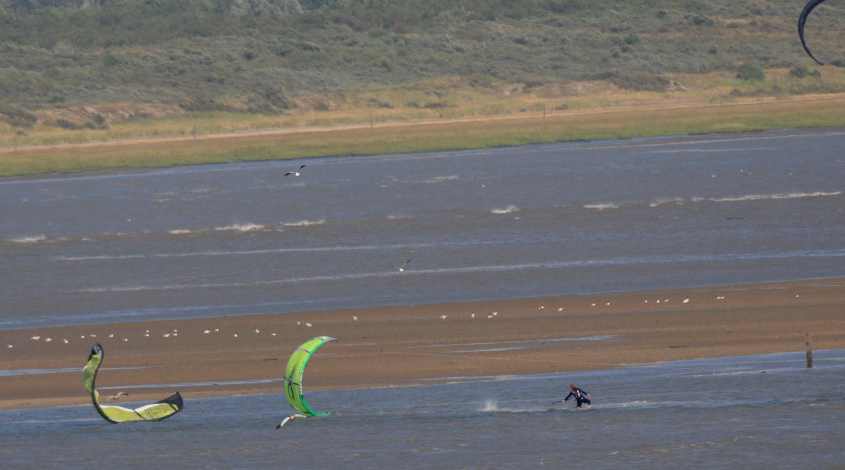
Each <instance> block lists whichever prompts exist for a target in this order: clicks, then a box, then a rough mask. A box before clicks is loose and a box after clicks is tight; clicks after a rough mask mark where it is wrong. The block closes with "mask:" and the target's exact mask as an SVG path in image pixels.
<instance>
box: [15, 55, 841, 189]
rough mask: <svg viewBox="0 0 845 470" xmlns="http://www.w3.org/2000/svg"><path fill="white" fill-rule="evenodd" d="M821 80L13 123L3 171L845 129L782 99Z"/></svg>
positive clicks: (553, 88) (598, 86)
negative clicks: (107, 122)
mask: <svg viewBox="0 0 845 470" xmlns="http://www.w3.org/2000/svg"><path fill="white" fill-rule="evenodd" d="M823 76H824V80H823V81H822V80H818V79H816V78H805V79H796V78H794V77H790V76H789V73H788V71H787V70H774V71H769V78H768V79H767V80H766V81H764V82H758V83H747V82H741V81H738V80H736V79H735V78H734V77H733V76H730V75H727V74H720V73H713V74H707V75H682V76H681V75H679V76H673V77H672V79H673V81H674V82H675V83H676V84H677V85H678V86H676V87H675V89H673V90H671V91H667V92H631V91H625V90H620V89H619V88H616V87H614V86H612V85H609V84H607V83H605V82H579V83H557V84H546V85H543V86H541V87H536V88H533V89H525V86H524V85H519V84H506V83H498V84H493V85H491V86H488V87H485V88H474V87H471V86H466V84H465V83H463V81H462V80H461V79H449V78H444V79H440V80H432V81H428V82H424V83H419V84H417V85H414V86H413V87H407V88H403V89H385V90H367V91H360V92H357V93H355V94H348V95H337V96H328V97H323V98H322V99H324V100H325V101H324V102H323V104H324V105H326V104H327V105H329V106H330V109H329V110H328V111H314V110H307V109H303V110H302V111H300V112H298V113H296V114H291V115H284V116H267V115H251V114H226V113H210V114H196V115H190V116H185V115H183V116H171V117H165V118H159V119H150V120H143V121H132V122H124V123H118V124H115V125H113V126H112V128H111V129H108V130H99V131H97V130H85V131H68V130H62V129H56V128H36V129H34V130H33V131H32V132H31V133H29V134H28V135H26V136H21V135H19V134H16V133H14V132H13V131H12V129H11V128H8V127H5V128H0V175H2V176H13V175H30V174H37V173H48V172H77V171H89V170H104V169H115V168H129V167H133V168H137V167H162V166H173V165H190V164H202V163H219V162H230V161H244V160H267V159H285V158H300V157H316V156H330V155H369V154H385V153H395V152H420V151H437V150H454V149H468V148H480V147H494V146H505V145H519V144H526V143H541V142H558V141H568V140H588V139H609V138H629V137H637V136H653V135H670V134H690V133H709V132H740V131H752V130H763V129H776V128H806V127H841V126H845V93H828V94H824V95H811V94H806V95H800V96H793V97H789V96H784V94H791V93H795V92H796V91H797V92H800V91H801V90H805V89H806V90H812V89H814V87H818V86H819V84H820V83H821V84H823V85H824V87H825V88H824V89H825V90H830V89H836V87H842V88H843V89H845V73H843V72H842V71H840V70H838V69H832V68H831V69H824V70H823ZM440 90H448V91H440ZM737 96H747V97H745V98H739V97H737ZM373 103H383V104H388V103H389V104H390V106H392V107H390V108H387V107H378V106H376V107H374V106H373ZM409 103H415V107H411V106H409V105H408V104H409ZM431 103H439V104H438V105H437V107H432V106H430V104H431ZM427 105H429V107H426V106H427ZM440 106H442V107H440ZM303 108H304V107H303ZM239 133H242V134H239ZM79 144H82V145H79ZM45 146H48V147H45Z"/></svg>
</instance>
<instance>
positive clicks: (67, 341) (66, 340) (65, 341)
mask: <svg viewBox="0 0 845 470" xmlns="http://www.w3.org/2000/svg"><path fill="white" fill-rule="evenodd" d="M62 341H63V342H64V343H65V344H68V343H70V341H69V340H68V339H67V338H62Z"/></svg>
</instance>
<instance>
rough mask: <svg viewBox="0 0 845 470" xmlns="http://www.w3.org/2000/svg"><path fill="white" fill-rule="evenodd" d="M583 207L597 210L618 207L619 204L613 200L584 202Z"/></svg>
mask: <svg viewBox="0 0 845 470" xmlns="http://www.w3.org/2000/svg"><path fill="white" fill-rule="evenodd" d="M584 209H592V210H597V211H607V210H613V209H619V204H617V203H615V202H597V203H593V204H584Z"/></svg>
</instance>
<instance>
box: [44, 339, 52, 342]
mask: <svg viewBox="0 0 845 470" xmlns="http://www.w3.org/2000/svg"><path fill="white" fill-rule="evenodd" d="M44 342H45V343H52V342H53V338H44Z"/></svg>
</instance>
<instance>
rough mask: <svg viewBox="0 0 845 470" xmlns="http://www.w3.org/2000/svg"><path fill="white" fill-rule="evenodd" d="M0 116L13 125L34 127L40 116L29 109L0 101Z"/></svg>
mask: <svg viewBox="0 0 845 470" xmlns="http://www.w3.org/2000/svg"><path fill="white" fill-rule="evenodd" d="M0 118H2V119H4V120H5V121H6V122H8V123H9V124H10V125H12V126H13V127H32V126H34V125H35V123H36V122H38V117H37V116H35V115H34V114H32V113H30V112H29V111H27V110H25V109H21V108H17V107H14V106H10V105H5V104H2V103H0Z"/></svg>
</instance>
